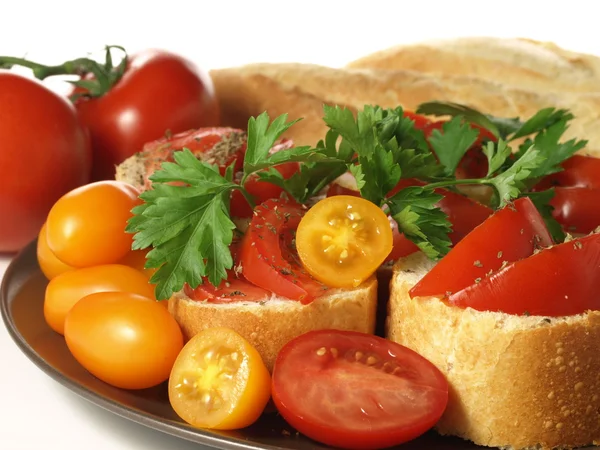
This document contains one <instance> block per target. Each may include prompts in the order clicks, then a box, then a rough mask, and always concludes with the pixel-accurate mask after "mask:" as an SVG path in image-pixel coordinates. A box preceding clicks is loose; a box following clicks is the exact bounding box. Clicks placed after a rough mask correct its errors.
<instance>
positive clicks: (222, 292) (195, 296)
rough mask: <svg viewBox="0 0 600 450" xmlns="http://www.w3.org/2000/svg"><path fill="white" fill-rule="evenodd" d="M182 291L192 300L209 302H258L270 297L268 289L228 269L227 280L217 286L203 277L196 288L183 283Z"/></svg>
mask: <svg viewBox="0 0 600 450" xmlns="http://www.w3.org/2000/svg"><path fill="white" fill-rule="evenodd" d="M183 291H184V293H185V295H187V296H188V297H189V298H191V299H192V300H197V301H209V302H211V303H232V302H260V301H265V300H268V299H269V297H271V293H270V292H269V291H267V290H266V289H263V288H260V287H258V286H256V285H254V284H252V283H249V282H248V281H246V280H244V279H243V278H238V277H237V276H236V275H235V273H234V272H233V271H229V273H228V276H227V280H223V281H221V284H220V285H219V286H218V287H215V286H213V285H212V284H210V282H209V281H208V279H206V278H204V279H203V280H202V284H200V285H199V286H198V287H196V289H192V288H191V287H190V286H189V285H188V284H185V285H184V286H183Z"/></svg>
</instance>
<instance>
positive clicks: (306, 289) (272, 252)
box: [240, 199, 327, 303]
mask: <svg viewBox="0 0 600 450" xmlns="http://www.w3.org/2000/svg"><path fill="white" fill-rule="evenodd" d="M255 211H256V214H255V215H254V216H253V218H252V221H251V222H250V226H249V227H248V231H247V232H246V234H245V235H244V238H243V240H242V246H241V252H240V260H241V265H242V274H243V276H244V278H246V279H247V280H248V281H249V282H251V283H252V284H254V285H256V286H259V287H261V288H263V289H267V290H268V291H270V292H273V293H275V294H276V295H278V296H280V297H283V298H287V299H291V300H299V301H301V302H302V303H310V302H311V301H312V300H313V299H315V298H316V297H318V296H319V295H323V294H324V293H325V292H326V290H327V287H326V286H324V285H323V284H322V283H319V282H318V281H316V280H314V279H313V278H312V277H310V276H309V275H308V274H307V273H306V272H305V271H304V269H303V268H302V267H301V266H300V265H299V264H297V263H295V262H294V261H288V260H287V259H286V258H285V257H284V249H283V248H282V243H283V242H282V241H283V240H284V239H283V238H284V235H285V234H286V232H287V231H289V230H295V229H296V228H297V227H298V224H299V223H300V219H301V217H302V216H303V214H304V210H303V209H302V207H300V206H299V205H296V204H292V203H290V202H286V201H283V200H280V199H271V200H268V201H266V202H265V203H263V204H261V205H259V206H257V207H256V210H255Z"/></svg>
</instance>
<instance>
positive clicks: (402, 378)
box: [272, 330, 448, 449]
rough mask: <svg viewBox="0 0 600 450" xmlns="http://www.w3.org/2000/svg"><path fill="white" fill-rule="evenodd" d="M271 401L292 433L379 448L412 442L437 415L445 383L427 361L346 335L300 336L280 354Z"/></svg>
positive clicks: (381, 343)
mask: <svg viewBox="0 0 600 450" xmlns="http://www.w3.org/2000/svg"><path fill="white" fill-rule="evenodd" d="M272 393H273V401H274V402H275V405H276V406H277V409H278V410H279V412H280V413H281V415H282V416H283V417H284V419H285V420H286V421H287V422H288V423H289V424H290V425H291V426H293V427H294V428H296V429H297V430H298V431H299V432H301V433H303V434H305V435H306V436H308V437H310V438H312V439H315V440H317V441H320V442H323V443H325V444H327V445H331V446H335V447H342V448H349V449H372V448H383V447H389V446H392V445H397V444H401V443H403V442H406V441H409V440H411V439H414V438H416V437H417V436H419V435H421V434H423V433H424V432H425V431H427V430H428V429H429V428H431V427H432V426H433V425H434V424H435V423H436V422H437V421H438V419H439V418H440V417H441V415H442V413H443V412H444V410H445V408H446V404H447V402H448V382H447V381H446V379H445V378H444V376H443V374H442V373H441V372H440V371H439V370H438V369H437V368H436V367H435V366H434V365H433V364H431V363H430V362H429V361H427V360H426V359H425V358H423V357H422V356H420V355H419V354H417V353H415V352H414V351H412V350H410V349H408V348H406V347H403V346H401V345H399V344H396V343H394V342H391V341H388V340H386V339H383V338H380V337H377V336H373V335H368V334H363V333H357V332H351V331H337V330H319V331H312V332H309V333H306V334H304V335H301V336H300V337H297V338H295V339H293V340H292V341H290V342H289V343H288V344H286V345H285V346H284V347H283V349H282V350H281V351H280V353H279V355H278V357H277V360H276V361H275V366H274V368H273V377H272Z"/></svg>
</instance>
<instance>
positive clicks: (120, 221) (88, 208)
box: [46, 181, 141, 267]
mask: <svg viewBox="0 0 600 450" xmlns="http://www.w3.org/2000/svg"><path fill="white" fill-rule="evenodd" d="M138 195H139V191H138V190H137V189H136V188H134V187H133V186H131V185H129V184H127V183H122V182H120V181H100V182H97V183H91V184H88V185H85V186H82V187H80V188H77V189H74V190H72V191H71V192H69V193H68V194H66V195H64V196H63V197H61V198H60V199H59V200H58V201H57V202H56V203H55V204H54V206H53V207H52V209H51V210H50V213H49V214H48V220H47V232H46V233H47V239H48V246H49V247H50V249H51V250H52V252H53V253H54V254H55V255H56V257H57V258H58V259H60V260H61V261H64V262H65V263H66V264H68V265H70V266H73V267H89V266H95V265H100V264H112V263H116V262H118V261H119V260H120V259H121V258H123V257H124V256H125V255H126V254H127V252H129V250H130V249H131V244H132V235H131V234H129V233H126V232H125V226H126V225H127V220H129V218H130V217H131V216H132V214H131V209H132V208H133V207H134V206H136V205H138V204H139V203H141V200H139V199H138Z"/></svg>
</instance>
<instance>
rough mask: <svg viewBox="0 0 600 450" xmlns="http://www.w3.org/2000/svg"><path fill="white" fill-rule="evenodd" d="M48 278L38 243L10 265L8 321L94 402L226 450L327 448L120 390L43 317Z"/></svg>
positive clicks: (22, 343) (461, 447) (275, 428)
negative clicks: (85, 363) (188, 417)
mask: <svg viewBox="0 0 600 450" xmlns="http://www.w3.org/2000/svg"><path fill="white" fill-rule="evenodd" d="M46 283H47V281H46V278H45V277H44V275H43V274H42V273H41V271H40V269H39V267H38V264H37V259H36V246H35V242H33V243H31V244H30V245H28V246H27V247H26V248H25V249H24V250H23V251H22V252H21V253H20V254H19V255H18V256H17V257H16V258H15V259H14V260H13V261H12V263H11V264H10V266H9V267H8V269H7V271H6V274H5V276H4V280H3V282H2V287H1V289H0V308H1V311H2V317H3V319H4V323H5V325H6V327H7V329H8V332H9V334H10V335H11V336H12V338H13V339H14V341H15V342H16V344H17V345H18V346H19V348H20V349H21V351H23V353H25V355H27V357H28V358H29V359H30V360H31V361H33V362H34V363H35V364H36V365H37V366H38V367H39V368H40V369H42V370H43V371H44V372H45V373H46V374H47V375H49V376H50V377H52V378H53V379H55V380H56V381H58V382H59V383H60V384H62V385H63V386H65V387H67V388H68V389H70V390H72V391H73V392H75V393H76V394H78V395H80V396H81V397H83V398H85V399H87V400H89V401H90V402H92V403H94V404H96V405H98V406H100V407H102V408H105V409H107V410H109V411H111V412H113V413H115V414H117V415H119V416H121V417H125V418H127V419H130V420H133V421H134V422H138V423H140V424H142V425H146V426H148V427H150V428H154V429H156V430H159V431H163V432H165V433H169V434H172V435H174V436H178V437H181V438H183V439H187V440H190V441H193V442H198V443H199V444H204V445H207V446H210V447H216V448H222V449H294V450H295V449H298V450H306V449H326V448H327V447H325V446H323V445H320V444H318V443H316V442H314V441H312V440H310V439H307V438H305V437H304V436H300V435H298V434H297V433H296V432H295V431H294V430H293V429H292V428H290V427H289V426H288V425H286V423H285V422H284V421H283V420H282V419H281V418H280V417H279V416H278V415H277V414H265V415H263V417H262V418H261V419H260V420H259V421H258V422H257V423H255V424H254V425H252V426H251V427H249V428H246V429H243V430H239V431H235V432H213V431H206V430H198V429H195V428H192V427H190V426H188V425H186V424H185V423H184V422H182V421H181V420H180V419H179V418H178V417H177V415H176V414H175V412H174V411H173V409H172V408H171V406H170V404H169V400H168V397H167V389H166V385H165V384H163V385H161V386H157V387H156V388H152V389H147V390H142V391H126V390H122V389H117V388H114V387H112V386H109V385H108V384H106V383H104V382H102V381H100V380H98V379H97V378H95V377H93V376H92V375H90V374H89V373H88V372H87V371H86V370H85V369H83V367H81V366H80V365H79V364H78V363H77V362H76V361H75V359H74V358H73V357H72V356H71V354H70V353H69V350H68V349H67V346H66V344H65V342H64V339H63V337H62V336H60V335H59V334H57V333H55V332H53V331H52V330H51V329H50V328H49V327H48V325H46V322H45V321H44V316H43V308H42V307H43V301H44V290H45V288H46ZM400 448H402V449H403V450H417V449H434V448H435V449H440V450H467V449H476V448H481V447H477V446H475V445H473V444H470V443H468V442H466V441H463V440H460V439H455V438H447V437H440V436H439V435H437V434H435V433H434V432H430V433H427V434H426V435H424V436H422V437H420V438H419V439H417V440H414V441H412V442H409V443H407V444H404V445H402V446H401V447H400Z"/></svg>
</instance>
